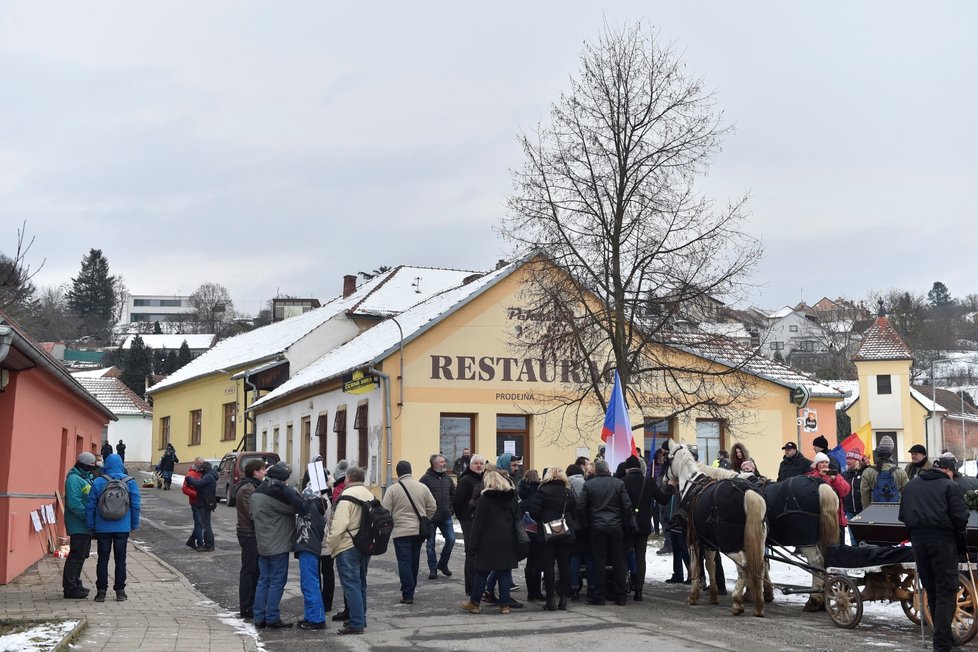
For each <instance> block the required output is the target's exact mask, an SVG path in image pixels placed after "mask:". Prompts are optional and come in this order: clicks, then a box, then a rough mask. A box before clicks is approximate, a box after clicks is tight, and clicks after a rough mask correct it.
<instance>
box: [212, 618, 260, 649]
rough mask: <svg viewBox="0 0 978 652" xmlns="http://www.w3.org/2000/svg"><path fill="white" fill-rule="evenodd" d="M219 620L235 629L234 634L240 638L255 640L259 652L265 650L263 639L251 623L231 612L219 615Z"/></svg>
mask: <svg viewBox="0 0 978 652" xmlns="http://www.w3.org/2000/svg"><path fill="white" fill-rule="evenodd" d="M217 619H218V620H219V621H221V622H222V623H224V624H225V625H227V626H228V627H230V628H231V629H233V630H234V633H235V634H237V635H238V636H247V637H249V638H251V639H252V640H254V641H255V644H256V645H257V646H258V649H259V650H264V649H265V646H264V645H262V642H261V638H259V636H258V630H257V629H255V626H254V625H252V624H251V623H248V622H245V621H244V620H242V619H240V618H238V617H237V616H235V615H234V614H233V613H231V612H229V611H225V612H222V613H219V614H217Z"/></svg>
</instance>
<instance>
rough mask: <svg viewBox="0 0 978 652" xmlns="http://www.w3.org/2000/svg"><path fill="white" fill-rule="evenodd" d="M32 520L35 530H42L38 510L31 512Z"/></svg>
mask: <svg viewBox="0 0 978 652" xmlns="http://www.w3.org/2000/svg"><path fill="white" fill-rule="evenodd" d="M31 522H32V523H33V524H34V531H35V532H40V531H41V528H42V527H43V526H42V525H41V516H40V515H39V514H38V513H37V512H31Z"/></svg>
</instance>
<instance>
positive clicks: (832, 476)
mask: <svg viewBox="0 0 978 652" xmlns="http://www.w3.org/2000/svg"><path fill="white" fill-rule="evenodd" d="M805 475H807V476H808V477H810V478H818V479H819V480H821V481H822V482H824V483H825V484H827V485H829V486H830V487H832V490H833V491H835V493H836V495H837V496H839V541H845V540H846V527H848V525H849V519H847V518H846V505H845V500H844V498H845V497H846V496H848V495H849V492H850V491H852V487H850V486H849V482H847V481H846V479H845V478H843V477H842V476H841V475H839V472H838V471H836V470H835V469H830V468H829V456H828V455H826V454H825V453H816V454H815V461H814V462H812V470H811V471H809V472H808V473H806V474H805Z"/></svg>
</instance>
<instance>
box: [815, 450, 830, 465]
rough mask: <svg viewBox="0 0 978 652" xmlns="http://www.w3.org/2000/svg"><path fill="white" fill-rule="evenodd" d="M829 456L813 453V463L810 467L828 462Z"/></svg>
mask: <svg viewBox="0 0 978 652" xmlns="http://www.w3.org/2000/svg"><path fill="white" fill-rule="evenodd" d="M828 461H829V456H828V455H826V454H825V453H815V461H814V462H812V466H813V467H814V466H818V463H819V462H828Z"/></svg>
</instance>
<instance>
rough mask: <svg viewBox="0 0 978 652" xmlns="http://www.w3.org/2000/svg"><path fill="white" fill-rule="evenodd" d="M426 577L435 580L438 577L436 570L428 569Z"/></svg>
mask: <svg viewBox="0 0 978 652" xmlns="http://www.w3.org/2000/svg"><path fill="white" fill-rule="evenodd" d="M428 579H429V580H437V579H438V571H437V570H433V571H430V572H429V573H428Z"/></svg>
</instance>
